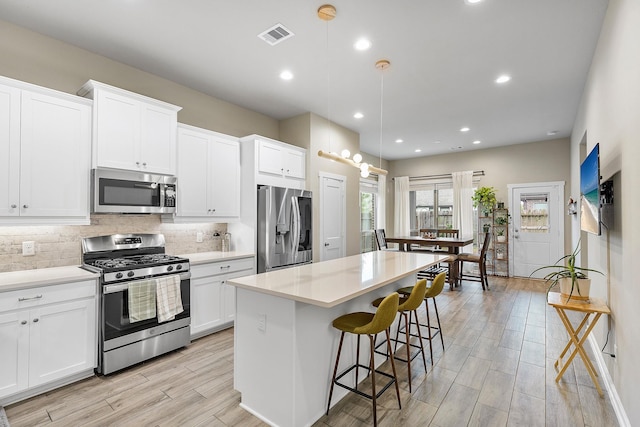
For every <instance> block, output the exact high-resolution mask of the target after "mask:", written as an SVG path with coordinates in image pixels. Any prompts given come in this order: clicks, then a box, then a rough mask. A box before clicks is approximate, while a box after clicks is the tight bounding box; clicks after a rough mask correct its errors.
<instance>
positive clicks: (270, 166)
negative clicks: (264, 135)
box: [258, 141, 284, 176]
mask: <svg viewBox="0 0 640 427" xmlns="http://www.w3.org/2000/svg"><path fill="white" fill-rule="evenodd" d="M258 171H259V172H261V173H268V174H272V175H278V176H282V174H283V172H284V170H283V167H282V147H281V146H279V145H277V144H272V143H270V142H267V141H259V142H258Z"/></svg>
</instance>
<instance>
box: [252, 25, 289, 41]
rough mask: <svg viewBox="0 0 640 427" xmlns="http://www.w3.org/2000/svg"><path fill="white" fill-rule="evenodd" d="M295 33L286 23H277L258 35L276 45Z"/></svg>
mask: <svg viewBox="0 0 640 427" xmlns="http://www.w3.org/2000/svg"><path fill="white" fill-rule="evenodd" d="M293 35H294V34H293V32H291V31H290V30H288V29H286V28H285V27H284V25H282V24H276V25H274V26H273V27H271V28H269V29H268V30H266V31H264V32H262V33H260V34H258V37H260V38H261V39H262V40H264V41H265V42H267V43H269V44H270V45H271V46H274V45H277V44H278V43H280V42H282V41H285V40H286V39H288V38H290V37H293Z"/></svg>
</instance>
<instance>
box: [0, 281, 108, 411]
mask: <svg viewBox="0 0 640 427" xmlns="http://www.w3.org/2000/svg"><path fill="white" fill-rule="evenodd" d="M96 286H97V284H96V282H95V281H85V282H79V283H70V284H62V285H52V286H47V287H40V288H30V289H25V290H21V291H10V292H5V293H0V343H1V344H0V347H1V348H2V351H0V403H1V402H2V401H3V398H7V397H8V396H11V395H13V394H16V393H21V392H24V391H28V390H29V389H32V388H36V387H39V386H43V385H45V384H47V383H53V382H55V381H59V380H63V379H64V378H66V377H71V376H73V375H75V374H78V373H81V372H83V371H87V370H89V371H90V370H92V369H93V368H94V367H95V366H96V360H97V359H96V357H97V340H96V315H97V313H96Z"/></svg>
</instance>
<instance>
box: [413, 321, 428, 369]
mask: <svg viewBox="0 0 640 427" xmlns="http://www.w3.org/2000/svg"><path fill="white" fill-rule="evenodd" d="M413 313H414V314H415V316H416V328H417V329H418V340H419V341H420V351H421V352H422V363H424V371H425V372H427V359H426V358H425V355H424V343H423V342H422V332H421V331H420V322H419V321H418V310H413ZM409 326H411V313H409Z"/></svg>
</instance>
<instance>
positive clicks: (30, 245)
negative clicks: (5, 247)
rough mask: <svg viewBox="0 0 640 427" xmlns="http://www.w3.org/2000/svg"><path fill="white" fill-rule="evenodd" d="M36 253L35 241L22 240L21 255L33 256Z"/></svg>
mask: <svg viewBox="0 0 640 427" xmlns="http://www.w3.org/2000/svg"><path fill="white" fill-rule="evenodd" d="M35 254H36V242H33V241H30V242H22V256H34V255H35Z"/></svg>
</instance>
